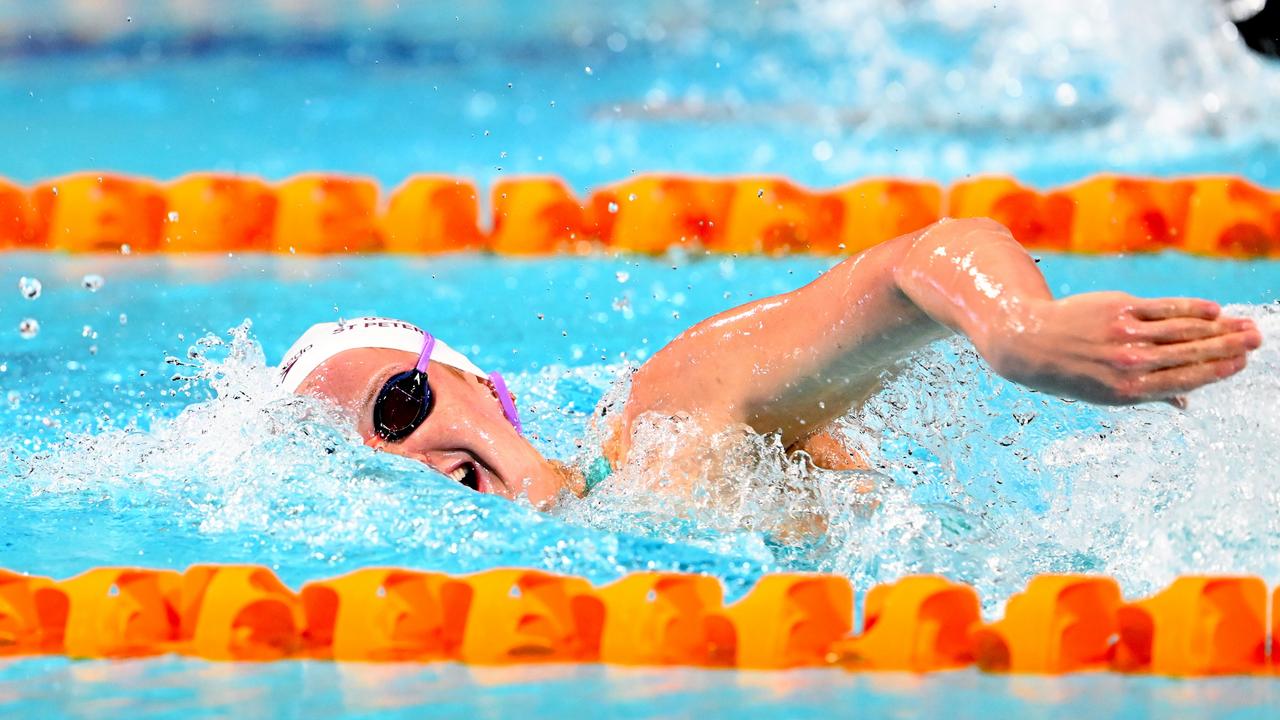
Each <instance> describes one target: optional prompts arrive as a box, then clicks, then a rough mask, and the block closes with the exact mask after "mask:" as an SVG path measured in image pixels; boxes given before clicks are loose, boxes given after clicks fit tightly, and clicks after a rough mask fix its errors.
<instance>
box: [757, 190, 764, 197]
mask: <svg viewBox="0 0 1280 720" xmlns="http://www.w3.org/2000/svg"><path fill="white" fill-rule="evenodd" d="M756 197H758V198H762V197H764V188H760V189H759V190H757V191H756Z"/></svg>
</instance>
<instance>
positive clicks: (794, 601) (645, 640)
mask: <svg viewBox="0 0 1280 720" xmlns="http://www.w3.org/2000/svg"><path fill="white" fill-rule="evenodd" d="M853 598H854V595H853V588H852V587H851V586H850V585H849V582H848V580H846V579H845V578H842V577H838V576H832V575H820V574H810V573H779V574H774V575H767V576H764V577H762V578H761V579H760V580H759V582H757V584H756V585H755V587H753V588H752V589H751V590H750V592H748V593H747V594H746V595H745V596H744V597H742V598H741V599H740V600H738V602H736V603H734V604H733V605H731V606H729V607H727V608H726V607H724V606H723V604H722V599H723V597H722V590H721V587H720V583H719V581H718V580H716V579H715V578H711V577H707V576H700V575H684V574H676V573H661V572H641V573H636V574H633V575H628V576H625V577H623V578H621V579H619V580H617V581H615V582H612V583H610V584H608V585H605V586H603V587H599V588H596V587H593V586H592V585H591V584H590V583H588V582H586V581H585V580H582V579H580V578H575V577H567V576H563V575H555V574H552V573H547V572H544V571H540V570H526V569H500V570H490V571H486V572H481V573H476V574H473V575H466V576H461V577H456V576H448V575H444V574H441V573H432V572H425V571H419V570H406V569H399V568H368V569H363V570H357V571H354V572H351V573H348V574H346V575H343V576H340V577H336V578H331V579H323V580H314V581H311V582H308V583H306V584H305V585H303V587H302V590H301V592H300V593H297V594H295V593H294V592H293V591H292V590H290V589H289V588H288V587H286V586H285V585H284V584H283V583H282V582H280V580H279V579H278V578H277V577H276V576H275V574H274V573H272V572H271V571H270V570H269V569H267V568H265V567H260V566H254V565H196V566H192V567H191V568H189V569H187V570H186V572H184V573H181V574H179V573H177V572H174V571H170V570H151V569H144V568H129V567H105V568H95V569H92V570H89V571H87V572H85V573H83V574H81V575H78V576H76V577H74V578H71V579H69V580H65V581H62V582H56V581H53V580H50V579H48V578H41V577H32V576H26V575H18V574H15V573H12V572H7V571H2V570H0V655H3V656H26V655H40V654H57V653H61V654H65V655H67V656H70V657H76V658H129V657H139V656H149V655H157V654H161V653H181V654H184V655H188V656H192V657H200V658H206V659H209V660H254V661H263V660H278V659H285V658H314V659H330V660H340V661H361V662H432V661H439V660H456V661H462V662H467V663H476V664H489V665H497V664H519V663H534V662H606V663H614V664H621V665H668V666H670V665H678V666H695V667H737V668H743V669H771V670H777V669H785V668H793V667H816V666H832V665H834V666H839V667H843V668H845V669H847V670H851V671H879V670H893V671H909V672H932V671H937V670H948V669H955V668H961V667H966V666H971V665H975V664H976V665H977V666H978V668H979V669H981V670H984V671H987V672H999V673H1042V674H1057V673H1067V672H1078V671H1090V670H1105V669H1111V670H1115V671H1120V672H1127V673H1151V674H1160V675H1175V676H1203V675H1221V674H1248V673H1262V672H1268V671H1269V669H1271V668H1275V667H1276V663H1274V661H1273V663H1272V664H1271V665H1269V664H1268V658H1267V648H1268V630H1270V634H1271V636H1272V637H1274V636H1275V635H1276V634H1277V633H1278V632H1280V621H1275V620H1273V623H1276V624H1275V625H1273V626H1272V627H1270V628H1268V625H1267V617H1268V615H1267V611H1268V607H1267V603H1268V601H1271V602H1273V603H1276V602H1280V591H1278V592H1277V593H1276V596H1268V594H1267V589H1266V586H1265V585H1264V584H1263V582H1262V581H1261V580H1260V579H1258V578H1255V577H1214V576H1189V577H1183V578H1179V579H1178V580H1176V581H1175V582H1174V583H1173V584H1171V585H1170V586H1169V587H1168V588H1166V589H1165V590H1163V591H1161V592H1159V593H1157V594H1155V595H1154V596H1152V597H1150V598H1147V599H1145V600H1140V601H1137V602H1132V603H1127V604H1126V603H1124V602H1123V601H1122V600H1121V598H1120V591H1119V588H1118V587H1117V586H1116V583H1115V581H1114V580H1112V579H1110V578H1107V577H1099V576H1089V575H1043V576H1039V577H1035V578H1033V579H1032V580H1031V581H1030V582H1029V583H1028V584H1027V587H1026V590H1025V591H1024V592H1022V593H1019V594H1016V595H1014V596H1013V597H1011V598H1010V599H1009V601H1008V603H1007V605H1006V609H1005V613H1004V617H1003V618H1001V619H1000V620H998V621H996V622H992V623H989V624H983V623H982V622H981V620H980V618H979V614H978V607H979V605H978V597H977V594H976V593H975V592H974V590H973V588H971V587H969V586H967V585H963V584H959V583H955V582H952V581H950V580H947V579H946V578H942V577H938V576H930V575H923V576H911V577H905V578H902V579H901V580H898V581H897V582H893V583H889V584H885V585H879V586H876V587H874V588H872V589H871V590H870V592H868V593H867V594H866V596H865V603H864V613H863V617H864V620H863V623H862V628H861V632H860V633H859V634H857V635H854V634H852V615H853Z"/></svg>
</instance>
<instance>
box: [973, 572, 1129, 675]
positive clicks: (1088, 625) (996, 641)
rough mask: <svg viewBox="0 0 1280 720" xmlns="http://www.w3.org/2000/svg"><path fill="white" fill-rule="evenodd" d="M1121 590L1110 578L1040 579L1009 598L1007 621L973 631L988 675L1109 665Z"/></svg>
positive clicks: (980, 662)
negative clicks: (989, 673) (990, 673)
mask: <svg viewBox="0 0 1280 720" xmlns="http://www.w3.org/2000/svg"><path fill="white" fill-rule="evenodd" d="M1120 602H1121V601H1120V588H1119V586H1117V585H1116V581H1115V580H1112V579H1111V578H1107V577H1097V576H1090V575H1041V576H1038V577H1035V578H1032V580H1031V582H1030V583H1028V584H1027V589H1026V590H1025V591H1024V592H1021V593H1019V594H1017V595H1014V596H1013V597H1011V598H1009V602H1008V604H1007V605H1006V606H1005V614H1004V618H1003V619H1002V620H1000V621H999V622H995V623H992V624H990V625H984V626H982V627H980V628H978V629H976V630H975V631H974V633H973V645H974V647H973V650H974V656H975V658H976V660H977V663H978V667H980V668H982V669H983V670H986V671H988V672H1011V673H1050V674H1057V673H1065V672H1077V671H1080V670H1097V669H1101V668H1104V667H1106V663H1107V660H1108V659H1109V657H1110V652H1111V638H1112V636H1113V635H1115V632H1116V611H1117V610H1118V609H1119V607H1120Z"/></svg>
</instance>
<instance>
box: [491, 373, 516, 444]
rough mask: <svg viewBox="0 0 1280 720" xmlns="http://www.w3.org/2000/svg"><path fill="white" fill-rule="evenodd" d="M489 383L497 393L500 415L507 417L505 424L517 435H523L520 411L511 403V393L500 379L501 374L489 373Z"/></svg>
mask: <svg viewBox="0 0 1280 720" xmlns="http://www.w3.org/2000/svg"><path fill="white" fill-rule="evenodd" d="M489 382H491V383H493V389H494V390H495V391H497V393H498V403H499V404H501V405H502V414H503V415H506V416H507V422H509V423H511V427H513V428H515V429H516V432H517V433H520V434H521V435H523V434H524V427H523V426H521V425H520V411H519V410H516V404H515V403H514V402H512V401H511V391H509V390H507V383H506V381H504V380H503V379H502V373H500V372H491V373H489Z"/></svg>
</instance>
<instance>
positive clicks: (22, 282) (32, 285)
mask: <svg viewBox="0 0 1280 720" xmlns="http://www.w3.org/2000/svg"><path fill="white" fill-rule="evenodd" d="M42 289H43V286H42V285H41V284H40V281H39V280H37V279H35V278H33V277H26V276H25V275H24V276H23V277H21V278H18V290H19V292H21V293H22V297H24V298H26V299H28V300H35V299H36V298H38V297H40V292H41V291H42Z"/></svg>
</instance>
